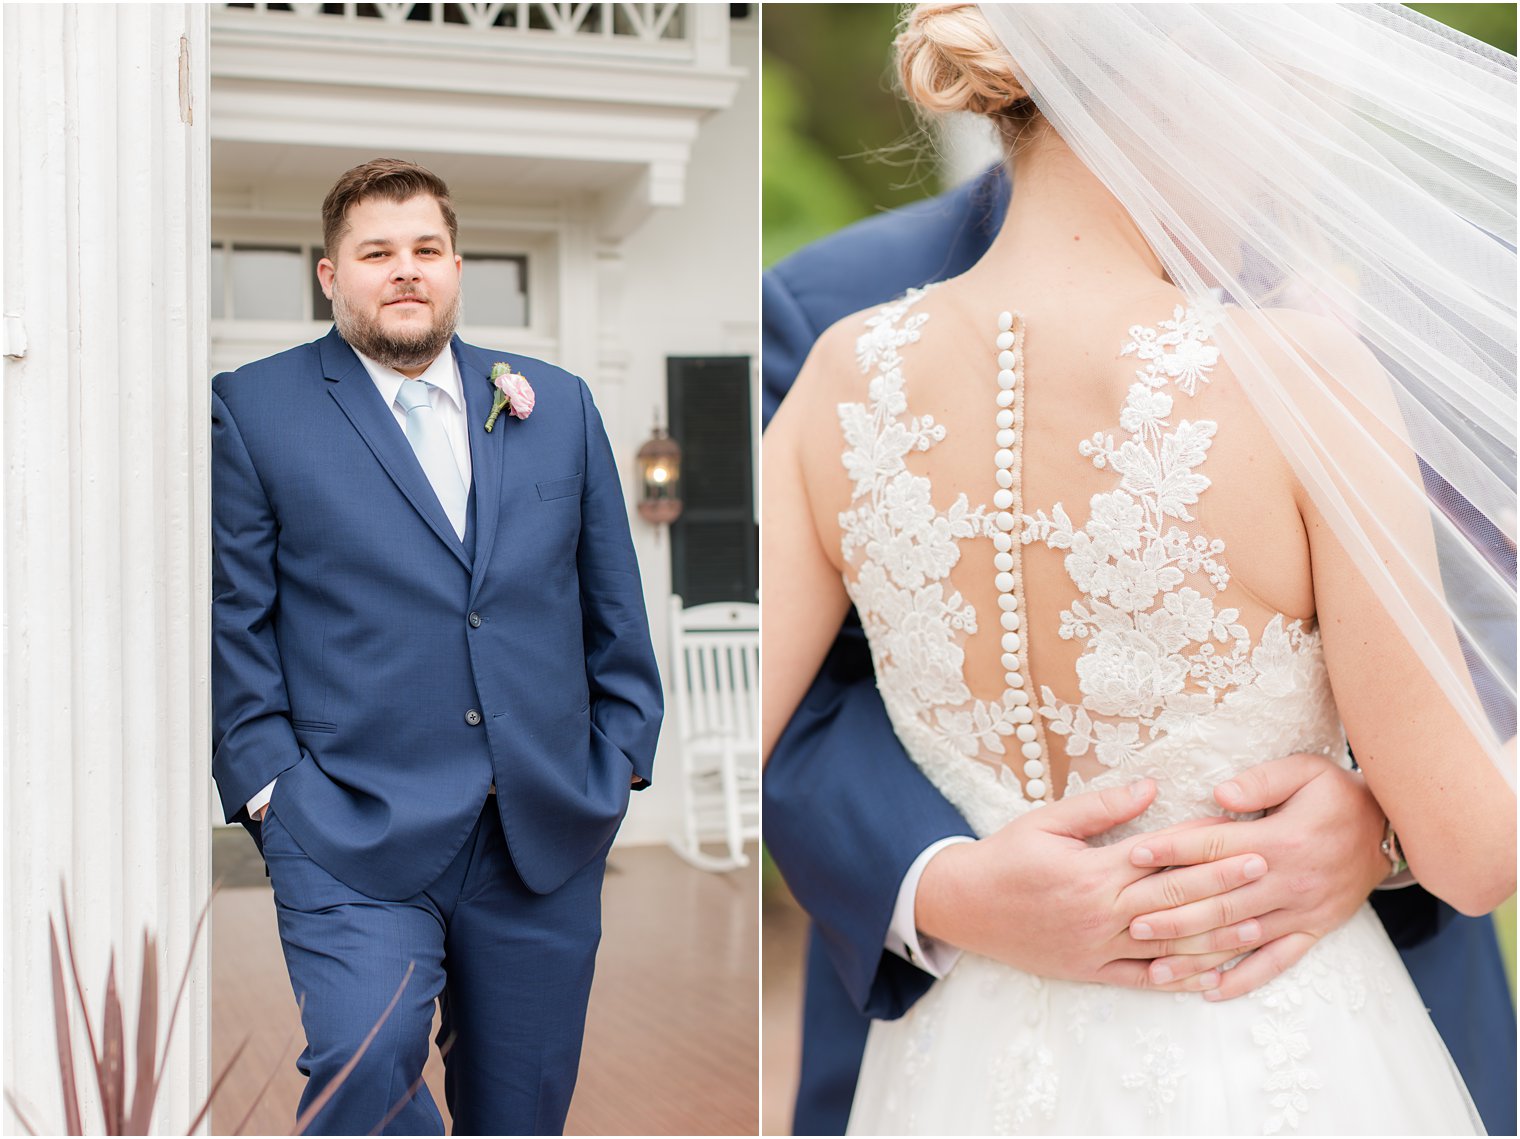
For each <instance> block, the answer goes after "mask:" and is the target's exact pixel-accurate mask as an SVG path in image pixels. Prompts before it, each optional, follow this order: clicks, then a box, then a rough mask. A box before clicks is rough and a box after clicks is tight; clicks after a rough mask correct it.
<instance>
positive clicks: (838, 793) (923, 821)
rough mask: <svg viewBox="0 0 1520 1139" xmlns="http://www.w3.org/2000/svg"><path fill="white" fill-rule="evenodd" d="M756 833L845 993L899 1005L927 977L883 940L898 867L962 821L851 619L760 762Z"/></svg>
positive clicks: (905, 1004)
mask: <svg viewBox="0 0 1520 1139" xmlns="http://www.w3.org/2000/svg"><path fill="white" fill-rule="evenodd" d="M764 807H765V810H764V815H763V817H764V820H765V843H766V848H767V849H768V850H769V851H770V853H771V857H773V858H774V859H775V860H776V865H777V866H778V867H779V868H780V870H781V873H782V875H783V876H784V877H785V878H786V881H787V885H789V886H790V887H791V889H792V893H793V894H794V895H795V896H796V898H797V901H798V902H799V903H801V905H802V907H803V909H805V910H807V912H808V914H809V915H810V916H811V917H812V919H813V921H814V923H815V924H816V926H817V928H818V933H819V936H820V937H821V939H822V941H823V945H824V949H825V951H826V952H827V953H828V956H829V960H830V961H831V962H832V963H833V965H834V968H835V970H836V971H837V972H838V973H839V976H840V979H841V980H842V981H843V982H844V986H845V989H846V991H847V992H848V993H849V996H850V999H851V1001H852V1002H853V1003H854V1004H855V1006H856V1007H857V1008H859V1009H860V1010H861V1012H863V1013H865V1014H866V1015H867V1016H872V1017H877V1018H879V1019H884V1020H890V1019H892V1018H894V1017H898V1016H901V1015H902V1014H903V1013H904V1012H906V1011H907V1010H908V1008H909V1006H911V1005H912V1004H913V1002H914V1001H915V1000H917V999H918V998H919V997H920V996H921V995H922V994H923V992H924V991H925V990H926V989H927V988H928V987H929V985H930V984H931V983H932V981H933V978H932V977H930V976H929V974H927V973H925V972H923V971H922V970H919V969H916V968H914V967H913V966H912V965H910V964H908V962H906V961H904V960H903V959H902V958H900V957H898V956H897V955H896V954H894V953H889V952H887V951H886V949H885V948H884V946H885V943H886V937H887V927H888V926H889V925H890V924H891V921H892V910H893V907H894V905H895V903H896V901H897V891H898V889H899V887H900V886H901V885H902V880H903V875H904V874H906V873H907V872H908V867H909V866H911V865H912V864H913V860H914V859H915V858H917V857H918V856H919V854H921V853H922V852H923V851H924V849H925V848H926V847H928V846H929V845H930V844H931V843H934V842H937V841H938V840H940V839H942V838H946V837H949V836H950V835H956V834H970V833H971V831H970V828H969V827H968V826H967V825H966V821H965V820H964V819H963V818H962V817H961V816H960V814H959V812H957V811H956V810H955V808H954V807H952V806H951V805H950V804H949V803H948V802H947V801H946V800H945V798H944V796H942V795H941V794H940V793H939V792H938V791H937V790H936V789H935V787H934V785H933V784H931V783H930V782H929V781H928V780H927V779H926V778H924V775H923V773H922V772H920V771H919V769H918V768H917V766H915V765H914V763H913V761H912V760H910V759H909V758H908V755H907V753H906V752H905V751H904V750H903V747H902V744H901V743H899V742H898V739H897V736H896V734H895V733H894V732H893V730H892V723H891V721H890V720H889V719H888V717H887V711H886V708H885V707H883V705H882V702H881V696H880V695H879V694H878V693H877V691H876V678H875V675H874V673H873V671H872V669H871V657H870V650H869V649H868V648H867V646H866V644H865V637H864V635H863V634H862V633H861V632H860V631H859V629H853V630H847V631H846V632H845V633H842V634H841V635H840V638H839V640H838V641H836V642H835V644H834V647H833V649H832V650H830V653H829V656H828V658H827V659H826V660H825V662H824V666H823V669H822V670H821V671H820V672H819V674H818V678H817V679H816V680H815V681H814V682H813V686H812V688H811V689H809V690H808V694H807V696H806V697H805V698H804V699H803V702H802V704H801V706H800V707H799V708H798V709H797V713H796V715H794V716H793V717H792V720H791V723H789V724H788V725H787V728H786V731H785V732H783V733H782V735H781V738H780V739H779V740H778V741H777V743H776V746H775V748H774V749H772V751H771V758H770V762H769V763H768V764H767V765H766V769H765V781H764Z"/></svg>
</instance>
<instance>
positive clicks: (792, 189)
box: [761, 4, 1515, 265]
mask: <svg viewBox="0 0 1520 1139" xmlns="http://www.w3.org/2000/svg"><path fill="white" fill-rule="evenodd" d="M1411 7H1413V8H1415V9H1416V10H1417V11H1420V12H1423V13H1424V14H1425V15H1427V16H1430V17H1431V18H1432V19H1436V20H1440V21H1441V22H1442V23H1445V24H1447V25H1449V26H1451V27H1454V28H1457V29H1458V30H1460V31H1463V32H1466V33H1467V34H1468V35H1470V36H1475V37H1477V38H1478V39H1481V40H1484V41H1485V42H1487V43H1490V44H1492V45H1494V46H1495V47H1498V48H1501V49H1503V50H1504V51H1507V52H1509V53H1510V54H1511V55H1513V54H1514V52H1515V6H1514V5H1513V4H1413V5H1411ZM901 10H902V9H901V7H900V6H899V5H896V4H767V5H765V6H764V7H763V8H762V19H763V21H764V22H763V25H762V41H761V42H762V49H761V68H762V80H761V81H762V83H763V86H764V123H763V127H762V139H763V146H764V161H763V164H762V167H761V169H762V170H763V171H764V173H763V176H762V192H763V206H762V209H763V215H762V216H763V218H764V248H763V255H764V259H765V263H766V264H767V265H771V264H774V263H775V262H776V261H779V260H780V259H781V258H783V257H785V256H786V255H787V254H788V253H790V252H792V250H794V249H797V248H799V247H800V246H803V245H806V244H807V243H808V242H810V241H813V240H815V239H817V238H819V237H822V236H824V235H825V234H828V233H832V232H834V231H835V230H836V229H840V228H842V227H843V226H846V225H848V224H849V223H850V222H852V221H857V220H859V219H860V218H863V217H865V216H867V215H868V214H871V213H874V212H877V211H880V210H890V209H893V208H894V207H897V206H903V205H907V204H908V203H909V202H913V201H917V200H918V199H919V198H924V197H929V196H932V195H934V194H937V193H938V192H939V191H940V190H941V189H942V188H943V187H942V186H941V184H940V181H939V176H938V172H937V170H936V168H935V166H936V164H935V155H934V150H933V144H932V142H931V140H930V138H929V136H928V135H926V134H925V133H924V132H923V131H922V130H921V129H920V128H919V125H918V122H917V119H916V117H915V115H914V113H913V110H912V108H911V107H909V106H908V105H907V104H906V103H904V102H903V101H902V100H900V99H899V98H898V96H897V91H896V82H895V79H894V77H893V74H892V61H891V45H892V37H893V35H894V31H895V28H896V25H897V20H898V15H899V13H900V12H901ZM1412 81H1416V82H1417V79H1416V80H1412Z"/></svg>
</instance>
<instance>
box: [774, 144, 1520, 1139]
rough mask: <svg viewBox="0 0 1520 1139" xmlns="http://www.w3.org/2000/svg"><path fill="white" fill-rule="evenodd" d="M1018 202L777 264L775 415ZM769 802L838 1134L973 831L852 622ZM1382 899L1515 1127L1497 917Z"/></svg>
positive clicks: (830, 1120) (1484, 1108) (914, 993)
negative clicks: (918, 906) (819, 363)
mask: <svg viewBox="0 0 1520 1139" xmlns="http://www.w3.org/2000/svg"><path fill="white" fill-rule="evenodd" d="M1007 205H1008V183H1007V180H1006V178H1004V177H1003V176H1002V171H1001V170H994V171H989V172H988V173H987V174H985V175H983V176H982V177H981V178H979V179H976V180H974V181H973V182H970V183H968V184H966V185H964V186H962V187H960V188H958V189H955V190H952V191H950V192H948V193H945V194H942V195H940V196H939V197H937V198H933V199H931V200H929V201H925V202H920V203H917V204H915V205H913V206H910V207H908V208H906V209H903V210H899V211H896V212H894V213H891V214H884V215H880V216H878V217H874V218H869V219H867V220H865V221H863V222H859V223H857V224H856V225H853V226H851V227H849V228H847V229H845V230H842V231H841V232H839V233H837V234H834V235H832V236H830V237H828V238H825V239H824V240H822V241H819V242H816V243H814V244H813V245H810V246H808V247H806V248H805V249H803V250H800V251H799V252H797V253H796V254H794V255H792V256H791V257H789V258H788V259H787V260H785V261H783V262H781V263H780V264H779V265H777V266H775V267H774V268H772V269H771V270H770V271H768V272H767V273H766V275H765V280H764V287H763V302H764V309H765V311H764V337H765V339H764V383H765V390H764V412H765V418H766V419H767V421H768V420H769V418H770V416H771V415H772V414H773V413H774V412H775V410H776V408H777V406H779V404H780V402H781V400H782V399H783V398H784V397H785V395H786V393H787V391H788V390H789V389H790V387H791V384H792V381H793V380H794V379H795V378H796V376H797V373H798V371H799V370H800V369H801V367H802V363H803V360H804V359H805V358H806V356H807V353H808V352H809V351H810V350H811V348H812V346H813V342H814V341H815V340H816V339H817V338H818V336H819V335H820V334H821V333H822V332H823V331H824V330H825V329H826V328H828V327H829V325H831V324H833V323H834V322H835V321H837V320H839V319H841V318H843V317H845V316H847V315H849V314H850V313H852V312H856V311H858V310H860V309H863V308H867V307H869V306H871V305H875V304H881V303H885V302H886V301H888V300H891V299H893V298H894V297H896V296H898V295H900V294H901V293H902V292H903V291H904V290H906V289H908V288H910V287H916V286H920V285H924V284H928V283H929V282H931V281H938V280H944V279H945V278H947V277H952V276H955V275H957V274H959V273H961V272H964V271H965V270H966V269H969V268H970V267H971V266H972V265H973V264H974V263H975V262H976V261H977V260H978V259H979V258H980V257H981V255H982V254H983V253H984V252H986V249H987V246H988V245H989V244H990V242H991V240H992V238H993V237H994V236H995V234H996V233H997V230H998V227H999V226H1000V225H1001V224H1002V219H1003V215H1004V213H1005V212H1006V210H1007ZM764 804H765V812H764V818H765V840H766V845H767V848H768V849H769V851H770V853H771V855H772V857H773V858H774V859H775V861H776V863H777V865H778V866H779V867H780V869H781V872H782V874H783V875H784V876H785V878H786V880H787V883H788V885H789V886H790V887H791V889H792V892H793V893H794V894H795V895H796V897H797V899H798V901H799V902H800V903H801V904H802V906H803V908H804V909H806V910H807V911H808V913H809V914H810V915H811V916H812V918H813V921H814V932H813V935H812V940H811V942H810V946H809V954H808V968H807V997H806V1006H805V1009H804V1038H803V1069H802V1078H801V1081H800V1084H799V1090H798V1097H797V1108H796V1115H795V1118H794V1131H795V1132H796V1133H797V1134H799V1135H802V1134H839V1133H842V1131H843V1129H844V1124H845V1121H846V1119H847V1117H848V1113H849V1107H850V1100H851V1098H852V1097H853V1095H854V1087H855V1077H856V1071H857V1069H858V1066H859V1062H860V1056H861V1052H862V1049H863V1048H864V1044H865V1033H866V1028H867V1025H868V1022H869V1021H868V1018H872V1017H876V1018H883V1019H893V1018H895V1017H898V1016H901V1015H902V1014H903V1013H904V1012H905V1011H907V1009H908V1008H909V1007H910V1006H911V1005H912V1004H913V1002H914V1001H915V1000H917V999H918V997H919V996H921V995H922V994H923V993H924V991H925V990H927V989H928V987H929V986H930V985H931V984H932V983H933V978H931V977H930V976H929V975H928V974H927V973H924V972H922V971H921V970H919V969H916V968H915V967H913V966H912V965H911V964H909V963H908V962H907V961H905V960H903V959H902V958H900V957H898V956H896V955H895V954H892V953H889V952H886V951H885V950H884V948H883V945H884V943H885V941H886V933H887V927H888V925H889V924H890V922H891V918H892V909H893V906H894V904H895V902H896V899H897V891H898V888H899V887H900V885H901V883H902V878H903V875H904V874H905V873H906V871H907V869H908V867H909V865H911V863H912V862H913V860H914V859H915V858H916V857H917V856H918V855H919V854H920V853H921V852H922V851H923V850H924V849H925V848H926V847H927V846H928V845H929V844H930V843H932V842H935V841H937V840H938V839H941V838H945V837H947V836H950V835H955V834H970V833H971V830H970V827H969V826H968V824H967V823H966V822H965V820H964V819H963V818H961V816H960V815H959V813H958V812H957V811H956V810H955V809H954V808H953V807H951V806H950V804H949V803H948V802H947V801H946V800H945V799H944V798H943V797H942V796H941V795H940V794H939V792H938V791H937V790H936V789H935V788H934V786H933V785H932V784H931V783H930V782H929V781H928V780H927V779H926V778H924V776H923V774H922V773H921V772H920V771H919V770H918V768H917V767H916V766H915V765H914V764H913V763H912V761H911V760H909V759H908V757H907V754H906V753H905V752H904V751H903V748H902V745H901V744H900V743H899V742H898V741H897V737H896V735H895V734H894V733H893V731H892V726H891V722H890V720H889V719H888V717H887V714H886V710H885V708H884V707H883V706H882V703H881V699H880V696H879V695H878V694H877V692H876V685H875V676H874V674H873V671H872V667H871V659H870V653H869V650H868V648H867V646H866V644H865V638H864V635H863V634H862V633H861V631H860V628H859V626H858V624H857V623H855V622H854V619H853V614H852V615H851V620H850V621H849V622H848V623H847V624H846V626H845V628H844V629H843V630H842V631H841V633H840V636H839V639H838V640H837V641H836V642H835V644H834V646H833V649H832V650H831V652H830V653H829V656H828V658H827V659H826V660H825V662H824V665H823V668H822V669H821V671H820V672H819V675H818V677H817V679H816V680H815V681H814V683H813V686H812V688H811V690H810V691H809V692H808V694H807V696H806V697H805V698H804V700H803V702H802V704H801V705H800V707H799V708H798V711H797V713H796V715H795V716H794V717H793V719H792V721H791V723H790V724H789V725H788V726H787V729H786V731H785V732H784V733H783V734H782V736H781V738H780V740H779V741H778V742H777V744H776V746H775V748H774V749H773V750H772V752H771V756H770V760H769V763H768V764H767V767H766V772H765V781H764ZM1372 901H1373V905H1374V906H1375V907H1376V909H1377V911H1378V914H1379V916H1380V917H1381V918H1382V919H1383V923H1384V925H1385V926H1386V927H1387V929H1388V931H1389V933H1390V935H1391V936H1392V937H1393V939H1394V943H1395V944H1396V945H1398V946H1399V947H1400V949H1401V950H1403V951H1404V959H1405V964H1406V965H1407V966H1408V967H1409V969H1410V972H1411V975H1412V976H1413V977H1414V980H1415V983H1416V984H1417V985H1418V986H1419V989H1420V992H1421V995H1422V996H1424V998H1425V1000H1426V1003H1427V1004H1428V1005H1429V1006H1430V1007H1431V1012H1432V1016H1433V1017H1434V1018H1435V1021H1436V1024H1437V1027H1438V1028H1439V1029H1440V1030H1441V1033H1442V1036H1443V1038H1444V1039H1445V1040H1446V1044H1447V1047H1448V1049H1449V1050H1450V1051H1451V1053H1452V1056H1453V1058H1454V1059H1455V1060H1456V1062H1457V1064H1458V1066H1459V1067H1460V1068H1461V1069H1462V1073H1463V1076H1464V1078H1465V1079H1466V1080H1467V1084H1468V1088H1469V1090H1470V1091H1471V1092H1472V1094H1473V1097H1474V1099H1475V1100H1476V1101H1477V1103H1478V1107H1479V1109H1480V1111H1481V1112H1482V1113H1483V1116H1484V1119H1485V1122H1486V1123H1487V1126H1488V1130H1489V1131H1490V1133H1491V1134H1496V1135H1501V1134H1506V1133H1508V1134H1513V1133H1514V1130H1515V1017H1514V1010H1513V1005H1512V1004H1511V1002H1510V999H1509V992H1508V988H1507V984H1506V981H1505V978H1504V972H1503V967H1502V964H1501V961H1500V958H1499V953H1498V945H1497V941H1496V939H1495V936H1494V932H1493V926H1492V923H1491V922H1490V921H1489V920H1488V919H1486V918H1482V919H1473V918H1464V917H1461V916H1460V915H1458V914H1457V913H1456V912H1455V911H1454V910H1452V909H1451V908H1450V907H1449V906H1447V905H1445V903H1443V902H1440V901H1438V900H1437V899H1436V898H1434V897H1432V896H1431V895H1430V894H1428V893H1427V892H1425V891H1424V890H1421V889H1419V888H1418V887H1411V888H1409V889H1404V890H1394V891H1381V892H1379V893H1377V894H1374V895H1373V899H1372Z"/></svg>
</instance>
